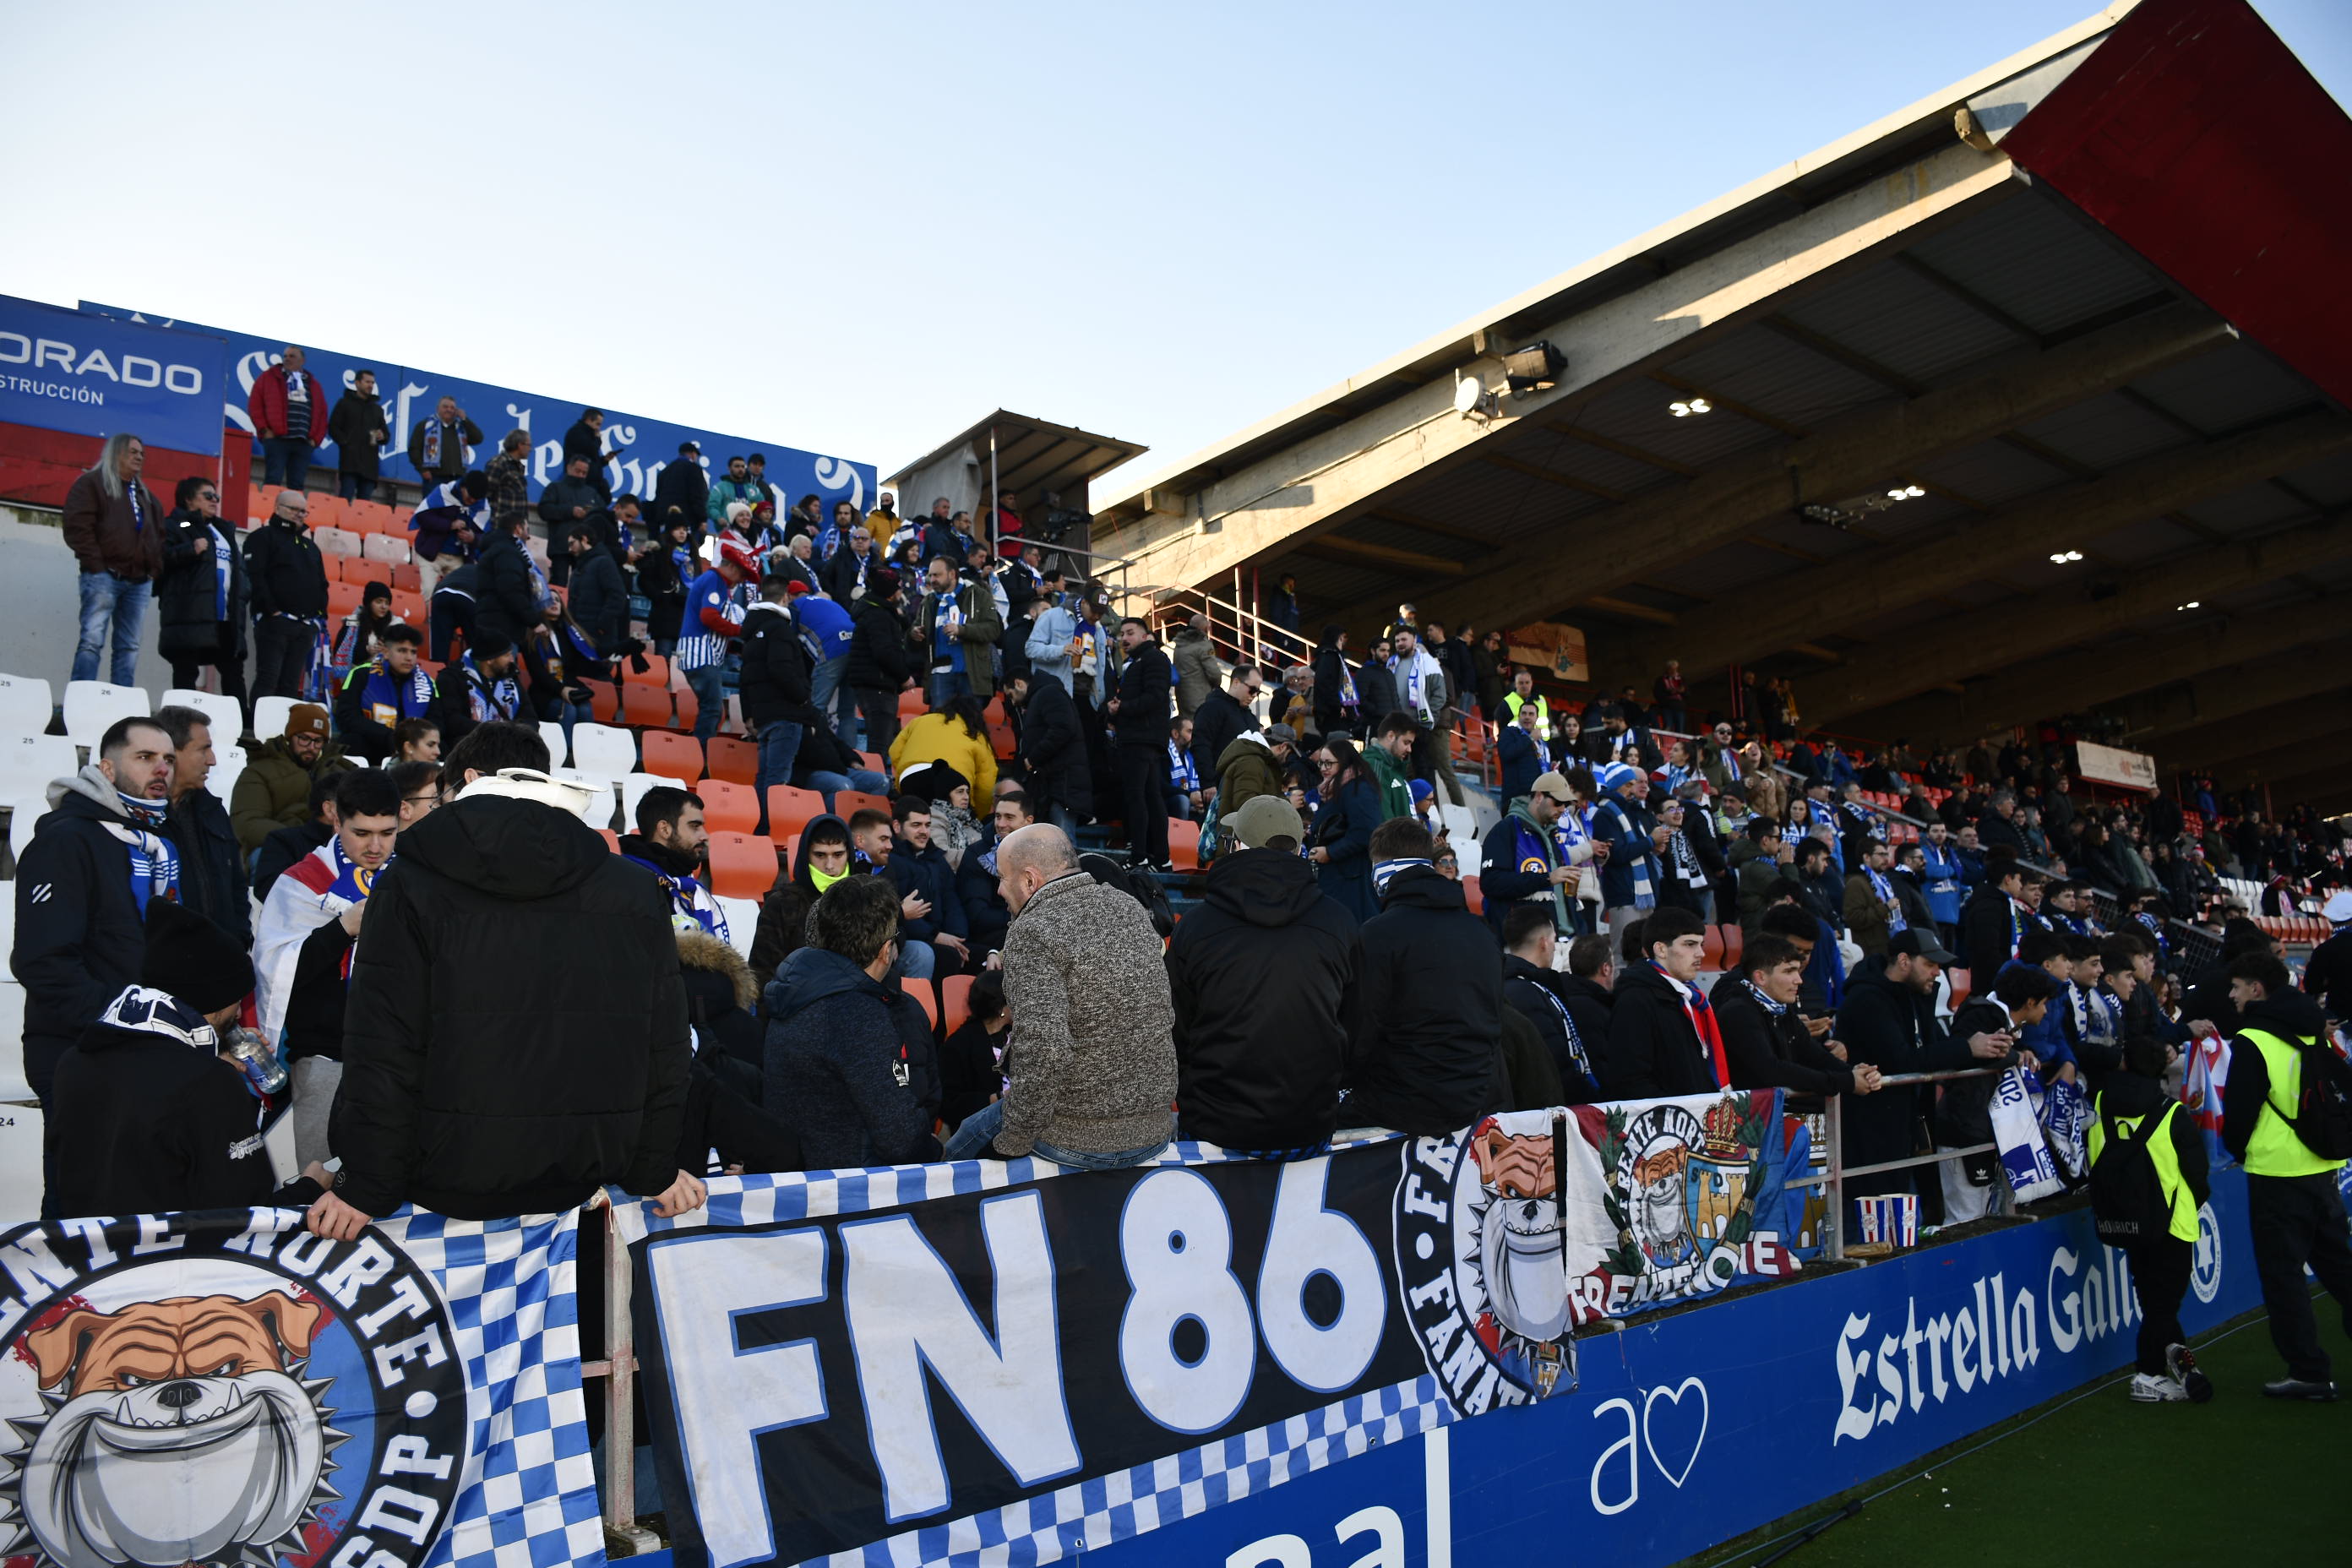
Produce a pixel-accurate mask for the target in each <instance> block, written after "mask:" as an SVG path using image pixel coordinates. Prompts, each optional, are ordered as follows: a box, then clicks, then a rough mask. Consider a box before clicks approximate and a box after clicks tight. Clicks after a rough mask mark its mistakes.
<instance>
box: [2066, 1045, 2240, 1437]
mask: <svg viewBox="0 0 2352 1568" xmlns="http://www.w3.org/2000/svg"><path fill="white" fill-rule="evenodd" d="M2164 1068H2165V1047H2164V1042H2163V1041H2161V1040H2158V1039H2153V1038H2150V1037H2147V1036H2145V1035H2142V1036H2136V1037H2133V1038H2132V1039H2130V1040H2127V1041H2126V1042H2125V1044H2124V1070H2123V1071H2121V1072H2119V1073H2116V1074H2114V1075H2112V1076H2111V1077H2110V1078H2109V1079H2107V1082H2106V1084H2105V1087H2104V1088H2102V1089H2100V1090H2099V1092H2098V1095H2097V1098H2095V1100H2093V1101H2092V1102H2091V1208H2092V1211H2093V1213H2094V1214H2095V1215H2096V1217H2097V1222H2098V1230H2099V1239H2100V1240H2101V1241H2104V1242H2105V1243H2107V1245H2109V1246H2110V1247H2120V1248H2121V1249H2122V1250H2123V1254H2124V1256H2125V1257H2126V1258H2128V1259H2129V1260H2130V1264H2131V1269H2130V1272H2131V1282H2132V1289H2133V1291H2134V1292H2135V1293H2137V1296H2138V1297H2139V1345H2138V1360H2137V1364H2136V1365H2135V1367H2134V1369H2133V1373H2132V1380H2131V1396H2132V1398H2134V1399H2135V1400H2137V1401H2138V1402H2139V1403H2141V1404H2143V1405H2157V1404H2162V1403H2165V1402H2167V1401H2172V1400H2190V1401H2193V1402H2195V1403H2197V1404H2199V1405H2202V1404H2204V1403H2205V1401H2207V1400H2209V1399H2210V1398H2212V1397H2213V1382H2212V1380H2211V1379H2210V1378H2209V1377H2207V1376H2206V1375H2205V1374H2204V1373H2202V1372H2200V1371H2199V1370H2198V1369H2197V1358H2196V1357H2195V1356H2194V1355H2191V1354H2190V1353H2189V1347H2188V1345H2187V1344H2185V1343H2183V1342H2182V1341H2183V1338H2184V1336H2183V1335H2182V1333H2181V1331H2180V1299H2181V1297H2182V1296H2183V1295H2185V1294H2186V1293H2187V1292H2188V1289H2189V1274H2190V1273H2191V1271H2192V1270H2194V1268H2196V1265H2197V1211H2198V1210H2199V1209H2200V1208H2201V1207H2203V1206H2204V1204H2205V1200H2206V1198H2207V1197H2208V1196H2209V1195H2210V1188H2209V1185H2208V1184H2207V1180H2206V1174H2207V1173H2206V1168H2205V1139H2204V1135H2203V1134H2202V1133H2200V1132H2199V1131H2198V1130H2197V1127H2196V1124H2195V1123H2193V1122H2192V1121H2189V1118H2188V1117H2187V1116H2186V1115H2185V1114H2183V1113H2182V1111H2181V1109H2180V1102H2179V1100H2174V1099H2173V1098H2171V1097H2170V1096H2169V1095H2168V1094H2166V1093H2165V1092H2164V1083H2163V1079H2164Z"/></svg>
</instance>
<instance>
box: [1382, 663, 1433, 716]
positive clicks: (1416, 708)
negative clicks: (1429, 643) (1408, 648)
mask: <svg viewBox="0 0 2352 1568" xmlns="http://www.w3.org/2000/svg"><path fill="white" fill-rule="evenodd" d="M1389 668H1391V669H1392V670H1394V671H1395V672H1396V674H1397V677H1398V679H1401V680H1402V682H1403V684H1404V707H1405V711H1406V712H1408V713H1410V714H1412V721H1413V722H1414V723H1416V724H1419V725H1420V726H1422V727H1423V729H1434V728H1435V727H1436V724H1437V715H1436V714H1435V713H1434V712H1433V711H1432V710H1431V709H1430V706H1429V691H1428V680H1429V678H1430V677H1431V676H1433V675H1435V674H1437V673H1438V669H1437V661H1436V660H1435V659H1433V658H1430V657H1429V650H1428V649H1427V648H1419V647H1417V648H1415V649H1413V650H1412V658H1399V657H1397V656H1396V655H1393V654H1391V656H1390V658H1389Z"/></svg>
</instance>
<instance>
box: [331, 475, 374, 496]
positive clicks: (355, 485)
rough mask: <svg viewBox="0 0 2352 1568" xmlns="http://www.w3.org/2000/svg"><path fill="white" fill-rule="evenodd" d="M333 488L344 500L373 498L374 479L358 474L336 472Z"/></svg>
mask: <svg viewBox="0 0 2352 1568" xmlns="http://www.w3.org/2000/svg"><path fill="white" fill-rule="evenodd" d="M335 481H336V484H335V488H336V489H338V490H339V491H340V492H341V495H342V498H343V499H344V500H375V481H374V480H373V479H367V478H365V477H363V476H362V475H359V474H337V475H336V476H335Z"/></svg>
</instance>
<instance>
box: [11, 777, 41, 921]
mask: <svg viewBox="0 0 2352 1568" xmlns="http://www.w3.org/2000/svg"><path fill="white" fill-rule="evenodd" d="M9 807H10V809H9V812H8V853H9V854H11V855H13V856H15V857H16V859H17V860H19V861H22V860H23V859H24V858H25V846H26V845H27V844H30V843H31V842H32V841H33V826H34V825H35V824H36V823H37V822H39V821H40V820H41V818H43V817H44V816H47V815H48V814H49V803H48V801H47V798H46V797H43V796H40V795H36V796H34V797H33V798H32V799H30V800H24V799H19V800H15V801H12V802H10V803H9ZM13 945H14V939H13V938H11V946H12V947H13Z"/></svg>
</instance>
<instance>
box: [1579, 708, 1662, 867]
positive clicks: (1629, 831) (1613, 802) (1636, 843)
mask: <svg viewBox="0 0 2352 1568" xmlns="http://www.w3.org/2000/svg"><path fill="white" fill-rule="evenodd" d="M1627 732H1628V733H1629V734H1630V733H1631V732H1632V731H1627ZM1592 809H1593V816H1594V818H1595V820H1596V822H1597V821H1598V819H1599V817H1600V816H1601V814H1602V813H1603V812H1606V813H1607V814H1608V815H1609V816H1611V817H1612V819H1614V820H1615V822H1616V824H1617V833H1618V834H1619V835H1620V836H1621V837H1622V842H1623V843H1624V844H1626V845H1628V846H1632V847H1633V848H1632V849H1631V850H1630V851H1629V852H1628V853H1627V854H1625V855H1624V856H1622V858H1620V864H1621V865H1622V868H1623V869H1624V871H1625V873H1626V874H1627V875H1628V876H1630V877H1632V878H1633V907H1634V908H1635V909H1637V910H1654V909H1655V908H1657V907H1658V889H1657V887H1656V885H1655V884H1654V882H1652V881H1651V879H1650V867H1651V865H1652V864H1653V863H1654V861H1655V860H1656V859H1657V855H1656V853H1655V852H1654V851H1653V850H1652V849H1651V847H1650V837H1649V835H1648V834H1646V833H1643V831H1642V830H1641V829H1640V828H1639V827H1637V826H1634V822H1633V813H1631V812H1629V811H1627V810H1626V809H1625V803H1624V802H1623V801H1622V800H1619V799H1618V798H1617V797H1616V796H1615V795H1603V796H1602V797H1601V800H1600V802H1599V803H1598V804H1597V805H1594V807H1593V808H1592Z"/></svg>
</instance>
